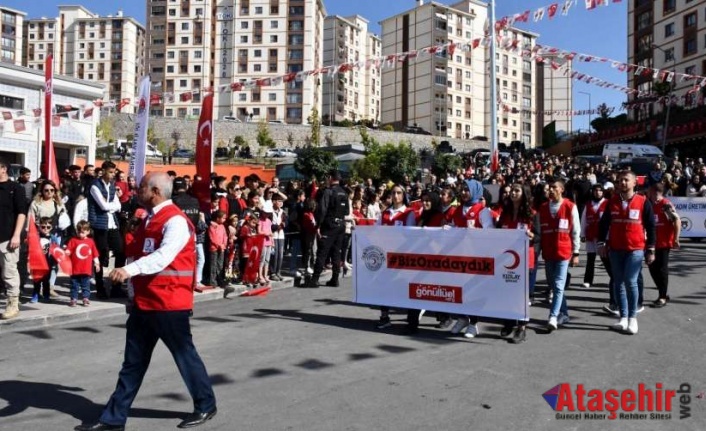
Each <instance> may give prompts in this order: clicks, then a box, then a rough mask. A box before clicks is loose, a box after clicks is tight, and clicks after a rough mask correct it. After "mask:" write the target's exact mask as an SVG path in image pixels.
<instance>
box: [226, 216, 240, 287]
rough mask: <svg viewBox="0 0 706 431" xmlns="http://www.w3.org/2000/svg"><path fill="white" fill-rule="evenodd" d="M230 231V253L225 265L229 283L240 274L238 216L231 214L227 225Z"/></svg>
mask: <svg viewBox="0 0 706 431" xmlns="http://www.w3.org/2000/svg"><path fill="white" fill-rule="evenodd" d="M226 228H227V231H228V252H227V255H226V259H225V261H226V263H225V278H226V280H229V281H235V278H236V276H237V274H238V267H237V266H236V265H235V262H237V260H236V257H237V255H238V245H237V244H238V214H231V215H230V217H228V222H227V223H226Z"/></svg>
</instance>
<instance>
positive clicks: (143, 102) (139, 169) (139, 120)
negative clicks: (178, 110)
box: [130, 75, 150, 185]
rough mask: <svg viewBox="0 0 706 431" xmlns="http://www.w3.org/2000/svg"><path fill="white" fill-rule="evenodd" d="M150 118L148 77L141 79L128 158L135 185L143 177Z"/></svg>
mask: <svg viewBox="0 0 706 431" xmlns="http://www.w3.org/2000/svg"><path fill="white" fill-rule="evenodd" d="M149 118H150V77H149V75H146V76H144V77H142V80H141V81H140V86H139V89H138V96H137V116H136V117H135V133H134V137H133V139H134V141H133V143H132V157H131V158H130V175H134V176H135V179H136V180H137V184H138V185H139V184H140V180H142V177H143V176H144V175H145V162H146V161H145V156H146V153H147V151H146V150H147V128H148V127H149Z"/></svg>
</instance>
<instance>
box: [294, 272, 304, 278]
mask: <svg viewBox="0 0 706 431" xmlns="http://www.w3.org/2000/svg"><path fill="white" fill-rule="evenodd" d="M294 276H295V277H299V278H301V277H303V275H302V273H301V271H297V272H295V273H294Z"/></svg>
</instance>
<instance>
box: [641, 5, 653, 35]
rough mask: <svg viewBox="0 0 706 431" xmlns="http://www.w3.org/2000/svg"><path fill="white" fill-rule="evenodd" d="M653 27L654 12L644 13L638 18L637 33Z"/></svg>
mask: <svg viewBox="0 0 706 431" xmlns="http://www.w3.org/2000/svg"><path fill="white" fill-rule="evenodd" d="M651 25H652V11H651V10H648V11H645V12H642V13H641V14H639V15H638V16H637V31H640V30H644V29H646V28H648V27H649V26H651Z"/></svg>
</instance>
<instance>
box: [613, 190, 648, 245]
mask: <svg viewBox="0 0 706 431" xmlns="http://www.w3.org/2000/svg"><path fill="white" fill-rule="evenodd" d="M646 200H647V199H646V198H645V197H644V196H642V195H638V194H634V195H633V197H632V199H630V201H629V202H628V205H627V208H625V209H624V210H623V202H622V199H621V198H620V195H618V194H616V195H615V196H613V197H612V198H611V199H610V205H609V208H608V209H609V211H610V217H611V222H610V230H609V234H608V235H609V236H608V245H609V247H610V249H611V250H622V251H633V250H644V249H645V242H646V241H645V228H644V226H643V225H642V211H643V210H644V208H645V201H646Z"/></svg>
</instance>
